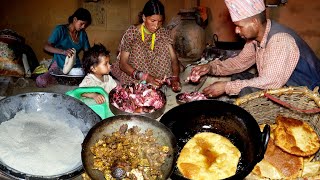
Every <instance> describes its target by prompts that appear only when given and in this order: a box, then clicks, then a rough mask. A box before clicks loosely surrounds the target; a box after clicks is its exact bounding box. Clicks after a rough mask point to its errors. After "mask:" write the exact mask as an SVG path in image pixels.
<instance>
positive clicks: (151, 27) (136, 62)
mask: <svg viewBox="0 0 320 180" xmlns="http://www.w3.org/2000/svg"><path fill="white" fill-rule="evenodd" d="M164 19H165V12H164V6H163V4H162V3H161V2H160V1H158V0H149V1H148V2H147V3H146V4H145V6H144V8H143V11H142V12H141V13H140V16H139V23H140V24H138V25H132V26H130V27H129V28H128V29H127V30H126V32H125V33H124V35H123V37H122V39H121V42H120V46H119V50H120V54H119V58H118V60H117V61H116V62H115V63H114V64H113V65H112V70H111V73H112V75H114V76H115V77H116V78H117V79H118V80H119V81H120V83H122V84H127V83H137V82H139V81H143V80H144V81H146V82H147V83H151V84H154V85H156V86H160V85H161V84H162V82H163V79H164V78H169V79H170V84H171V87H172V90H173V91H175V92H177V91H180V90H181V84H180V81H179V72H180V67H179V63H178V59H177V56H176V53H175V51H174V49H173V46H172V44H173V40H172V38H171V37H170V34H169V31H168V30H166V29H165V28H163V27H162V24H163V21H164Z"/></svg>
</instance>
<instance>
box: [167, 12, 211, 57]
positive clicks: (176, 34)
mask: <svg viewBox="0 0 320 180" xmlns="http://www.w3.org/2000/svg"><path fill="white" fill-rule="evenodd" d="M195 13H196V11H195V10H194V9H190V10H180V12H179V13H178V14H179V15H180V16H181V21H180V23H179V24H178V25H177V26H175V27H174V28H173V29H172V30H171V34H172V37H173V40H174V48H175V50H176V53H177V55H178V59H179V60H180V61H181V62H194V61H197V60H199V59H200V58H201V55H202V53H203V50H204V49H205V45H206V43H205V31H204V29H203V28H202V27H201V26H199V25H198V24H197V23H196V15H195Z"/></svg>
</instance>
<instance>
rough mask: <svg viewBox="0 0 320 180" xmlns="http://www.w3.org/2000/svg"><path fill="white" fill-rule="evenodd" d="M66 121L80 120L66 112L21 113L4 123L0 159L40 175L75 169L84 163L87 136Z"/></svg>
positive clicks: (19, 168) (1, 126)
mask: <svg viewBox="0 0 320 180" xmlns="http://www.w3.org/2000/svg"><path fill="white" fill-rule="evenodd" d="M56 114H60V113H56ZM62 118H64V120H61V119H62ZM72 118H73V119H72ZM65 119H67V120H65ZM66 121H68V122H69V121H72V122H77V119H76V118H75V117H73V116H71V115H70V114H68V115H65V113H61V115H54V113H48V112H37V113H35V112H34V113H27V114H26V113H25V112H24V111H20V112H18V113H17V114H16V116H15V117H14V118H13V119H11V120H9V121H5V122H3V123H1V125H0V160H1V161H2V162H3V163H4V164H6V165H7V166H9V167H11V168H13V169H16V170H18V171H20V172H23V173H27V174H31V175H37V176H52V175H58V174H61V173H66V172H68V171H71V170H73V169H74V168H75V167H78V166H79V165H81V143H82V141H83V139H84V135H83V133H82V132H81V130H80V129H79V128H78V127H77V126H73V127H70V126H69V125H68V124H67V122H66ZM78 121H79V120H78Z"/></svg>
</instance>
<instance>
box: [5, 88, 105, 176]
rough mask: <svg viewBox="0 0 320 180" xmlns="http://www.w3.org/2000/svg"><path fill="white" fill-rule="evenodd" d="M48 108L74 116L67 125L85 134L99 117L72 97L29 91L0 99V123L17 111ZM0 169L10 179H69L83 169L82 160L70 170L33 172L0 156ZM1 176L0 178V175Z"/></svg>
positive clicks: (33, 110) (45, 110)
mask: <svg viewBox="0 0 320 180" xmlns="http://www.w3.org/2000/svg"><path fill="white" fill-rule="evenodd" d="M20 111H25V112H26V113H28V112H48V113H49V112H50V113H57V114H61V113H62V114H61V115H64V113H65V112H67V113H68V114H70V115H72V116H74V117H75V118H76V119H77V120H78V122H77V123H72V122H69V121H67V120H66V123H68V124H69V125H70V127H74V126H77V127H78V128H79V129H80V130H81V131H82V133H83V134H84V136H86V135H87V133H88V132H89V130H90V128H91V127H92V126H94V125H95V124H96V123H98V122H99V121H101V118H100V117H99V115H97V114H96V113H95V112H94V111H93V110H92V109H90V108H89V107H88V106H87V105H86V104H84V103H83V102H81V101H80V100H77V99H75V98H73V97H70V96H67V95H64V94H57V93H47V92H32V93H25V94H18V95H15V96H9V97H6V98H4V99H2V100H0V123H2V122H5V121H10V119H12V118H14V116H15V115H16V114H17V113H18V112H20ZM0 171H1V173H4V174H6V176H8V177H9V178H10V179H30V180H32V179H36V180H47V179H72V178H74V177H76V176H79V175H80V174H82V173H83V172H84V170H83V166H82V164H81V163H80V164H78V165H77V166H76V167H75V168H74V169H73V170H71V171H69V172H66V173H63V174H58V175H52V176H35V175H31V174H26V173H24V172H20V171H17V170H15V169H13V168H11V167H9V166H7V165H6V164H4V163H3V162H1V160H0ZM0 179H1V178H0Z"/></svg>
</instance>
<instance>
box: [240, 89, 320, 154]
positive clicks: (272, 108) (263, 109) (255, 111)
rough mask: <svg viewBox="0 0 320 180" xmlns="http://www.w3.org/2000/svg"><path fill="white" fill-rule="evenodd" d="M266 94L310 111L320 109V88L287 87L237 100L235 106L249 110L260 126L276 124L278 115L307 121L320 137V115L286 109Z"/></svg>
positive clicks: (260, 92) (319, 152) (256, 93)
mask: <svg viewBox="0 0 320 180" xmlns="http://www.w3.org/2000/svg"><path fill="white" fill-rule="evenodd" d="M265 93H268V94H269V95H272V96H273V97H275V98H277V99H280V100H281V101H283V102H285V103H287V104H290V105H292V106H293V107H296V108H298V109H302V110H310V109H317V108H319V107H320V95H319V93H318V88H315V89H314V90H313V91H311V90H309V89H308V88H307V87H286V88H281V89H275V90H265V91H259V92H255V93H251V94H248V95H246V96H243V97H241V98H238V99H236V100H235V102H234V104H236V105H238V106H240V107H242V108H244V109H245V110H247V111H248V112H249V113H250V114H251V115H252V116H253V117H254V118H255V119H256V120H257V122H258V124H264V123H267V124H274V123H275V119H276V117H277V115H282V116H285V117H291V118H295V119H300V120H303V121H306V122H307V123H308V124H309V125H311V126H312V127H313V128H314V130H315V131H316V132H317V134H318V136H319V137H320V113H305V112H302V111H297V110H294V109H292V108H287V107H284V106H282V105H280V104H278V103H276V102H274V101H271V100H270V99H268V98H266V97H265ZM314 160H320V151H318V152H317V153H316V155H315V158H314Z"/></svg>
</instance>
